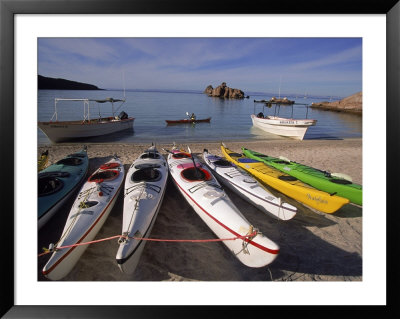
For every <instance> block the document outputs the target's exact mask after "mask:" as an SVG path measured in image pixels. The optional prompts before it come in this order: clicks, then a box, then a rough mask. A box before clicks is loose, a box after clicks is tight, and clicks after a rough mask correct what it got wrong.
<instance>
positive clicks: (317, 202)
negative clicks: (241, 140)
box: [221, 146, 349, 214]
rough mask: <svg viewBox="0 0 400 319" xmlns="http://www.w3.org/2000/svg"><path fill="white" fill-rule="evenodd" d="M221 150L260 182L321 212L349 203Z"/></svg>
mask: <svg viewBox="0 0 400 319" xmlns="http://www.w3.org/2000/svg"><path fill="white" fill-rule="evenodd" d="M221 151H222V154H223V155H224V156H225V157H226V158H227V159H228V160H229V161H232V162H233V163H234V164H235V165H237V166H239V167H241V168H243V169H244V170H246V171H247V172H249V173H250V174H252V175H253V176H254V177H256V178H257V179H258V180H260V181H261V182H263V183H265V184H266V185H269V186H270V187H272V188H274V189H276V190H277V191H279V192H281V193H282V194H285V195H287V196H289V197H291V198H293V199H295V200H297V201H299V202H301V203H303V204H305V205H307V206H309V207H312V208H314V209H317V210H319V211H321V212H324V213H329V214H331V213H334V212H336V211H337V210H338V209H340V208H341V207H342V206H343V205H345V204H348V203H349V200H348V199H347V198H343V197H340V196H336V195H330V194H328V193H326V192H322V191H319V190H317V189H315V188H312V187H311V186H309V185H307V184H304V183H303V182H301V181H299V180H297V179H296V178H293V177H292V176H290V175H287V174H285V173H282V172H281V171H279V170H277V169H275V168H272V167H269V166H268V165H266V164H264V163H263V162H260V161H257V160H254V159H251V158H248V157H246V156H244V155H243V154H238V153H235V152H232V151H231V150H229V149H228V148H225V147H224V146H221Z"/></svg>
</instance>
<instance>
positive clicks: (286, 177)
mask: <svg viewBox="0 0 400 319" xmlns="http://www.w3.org/2000/svg"><path fill="white" fill-rule="evenodd" d="M278 178H279V179H280V180H282V181H286V182H294V181H297V178H296V177H293V176H290V175H281V176H279V177H278Z"/></svg>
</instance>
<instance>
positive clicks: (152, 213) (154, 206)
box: [116, 146, 168, 274]
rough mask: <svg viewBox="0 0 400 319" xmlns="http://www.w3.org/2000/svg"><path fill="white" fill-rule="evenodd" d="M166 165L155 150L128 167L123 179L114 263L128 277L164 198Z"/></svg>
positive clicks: (132, 270) (141, 156)
mask: <svg viewBox="0 0 400 319" xmlns="http://www.w3.org/2000/svg"><path fill="white" fill-rule="evenodd" d="M167 178H168V165H167V161H166V159H165V158H164V156H163V155H161V154H160V153H159V152H158V151H157V149H156V147H155V146H151V147H150V148H149V149H147V150H146V151H144V153H142V154H141V155H140V156H139V157H138V158H137V159H136V160H135V161H134V162H133V164H132V165H131V167H130V168H129V170H128V173H127V175H126V179H125V187H124V188H125V191H124V208H123V219H122V236H121V238H120V239H119V248H118V251H117V255H116V260H117V264H118V266H119V268H120V269H121V271H122V272H124V273H128V274H131V273H133V272H134V271H135V269H136V267H137V264H138V262H139V259H140V256H141V254H142V252H143V248H144V246H145V244H146V241H145V240H141V239H136V238H148V237H149V235H150V233H151V230H152V228H153V225H154V222H155V220H156V218H157V215H158V212H159V210H160V207H161V203H162V200H163V197H164V194H165V189H166V183H167Z"/></svg>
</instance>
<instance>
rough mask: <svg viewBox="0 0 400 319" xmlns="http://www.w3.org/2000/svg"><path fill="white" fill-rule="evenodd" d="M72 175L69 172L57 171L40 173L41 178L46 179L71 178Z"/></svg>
mask: <svg viewBox="0 0 400 319" xmlns="http://www.w3.org/2000/svg"><path fill="white" fill-rule="evenodd" d="M70 175H71V174H70V173H69V172H62V171H55V172H42V173H39V178H44V177H54V178H55V177H59V178H60V177H69V176H70Z"/></svg>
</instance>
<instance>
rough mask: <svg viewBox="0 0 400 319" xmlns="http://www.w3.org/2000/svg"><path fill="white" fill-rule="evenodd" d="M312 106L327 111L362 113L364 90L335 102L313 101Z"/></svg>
mask: <svg viewBox="0 0 400 319" xmlns="http://www.w3.org/2000/svg"><path fill="white" fill-rule="evenodd" d="M311 107H312V108H316V109H320V110H327V111H336V112H347V113H354V114H360V115H361V114H362V92H358V93H356V94H353V95H350V96H348V97H345V98H344V99H341V100H340V101H335V102H320V103H312V104H311Z"/></svg>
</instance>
